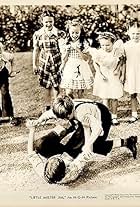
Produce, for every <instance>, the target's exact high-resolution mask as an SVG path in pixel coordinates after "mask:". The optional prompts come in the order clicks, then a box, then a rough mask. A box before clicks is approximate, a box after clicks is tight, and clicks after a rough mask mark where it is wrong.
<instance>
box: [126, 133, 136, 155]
mask: <svg viewBox="0 0 140 207" xmlns="http://www.w3.org/2000/svg"><path fill="white" fill-rule="evenodd" d="M137 140H138V138H137V136H131V137H129V138H128V139H127V143H126V147H127V148H128V149H130V151H131V152H132V154H133V158H134V159H136V157H137V146H136V143H137Z"/></svg>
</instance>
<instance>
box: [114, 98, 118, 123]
mask: <svg viewBox="0 0 140 207" xmlns="http://www.w3.org/2000/svg"><path fill="white" fill-rule="evenodd" d="M117 108H118V100H117V99H113V100H112V124H113V125H118V124H119V122H118V120H117Z"/></svg>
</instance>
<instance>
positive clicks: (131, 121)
mask: <svg viewBox="0 0 140 207" xmlns="http://www.w3.org/2000/svg"><path fill="white" fill-rule="evenodd" d="M137 120H138V117H134V116H132V117H131V118H130V119H129V121H128V122H129V123H130V124H132V123H135V122H136V121H137Z"/></svg>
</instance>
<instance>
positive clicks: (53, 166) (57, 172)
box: [44, 155, 66, 184]
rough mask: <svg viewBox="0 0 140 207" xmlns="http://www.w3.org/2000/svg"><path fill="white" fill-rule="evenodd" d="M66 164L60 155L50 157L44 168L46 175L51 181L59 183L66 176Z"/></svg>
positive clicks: (47, 179)
mask: <svg viewBox="0 0 140 207" xmlns="http://www.w3.org/2000/svg"><path fill="white" fill-rule="evenodd" d="M65 170H66V166H65V163H64V161H63V160H62V159H61V157H60V155H54V156H52V157H50V158H49V159H48V161H47V163H46V166H45V169H44V177H45V179H46V181H47V182H49V183H51V184H52V183H57V182H59V181H60V180H62V178H63V177H64V176H65Z"/></svg>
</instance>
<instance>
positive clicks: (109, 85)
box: [90, 44, 123, 99]
mask: <svg viewBox="0 0 140 207" xmlns="http://www.w3.org/2000/svg"><path fill="white" fill-rule="evenodd" d="M116 45H117V44H116ZM114 51H115V48H113V50H112V51H111V52H106V51H104V50H102V49H98V50H97V49H95V48H92V49H91V50H90V53H91V55H92V58H93V62H94V67H95V69H96V73H95V79H94V86H93V95H95V96H98V97H100V98H102V99H118V98H121V97H122V96H123V85H122V83H121V82H120V80H119V75H115V74H114V70H115V69H116V66H117V64H118V61H119V57H120V55H121V54H122V51H121V50H120V52H119V50H116V51H117V52H116V54H115V52H114ZM114 54H115V55H114ZM102 74H103V75H104V76H105V77H106V78H107V80H104V79H103V76H102Z"/></svg>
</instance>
